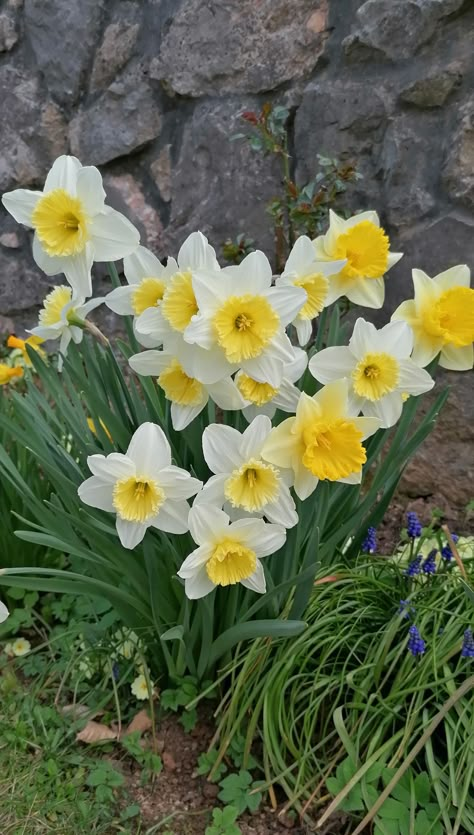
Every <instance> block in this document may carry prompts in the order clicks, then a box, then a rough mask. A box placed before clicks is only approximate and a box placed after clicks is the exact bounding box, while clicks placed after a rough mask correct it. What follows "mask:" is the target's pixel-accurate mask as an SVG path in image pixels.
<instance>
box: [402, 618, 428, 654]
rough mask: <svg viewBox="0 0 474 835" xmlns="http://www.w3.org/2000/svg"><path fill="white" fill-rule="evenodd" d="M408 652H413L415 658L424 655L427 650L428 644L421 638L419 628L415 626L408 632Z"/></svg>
mask: <svg viewBox="0 0 474 835" xmlns="http://www.w3.org/2000/svg"><path fill="white" fill-rule="evenodd" d="M408 636H409V637H408V646H407V649H408V652H411V654H412V655H413V657H414V658H416V657H417V656H418V655H423V653H424V651H425V649H426V643H425V641H424V640H423V638H422V637H421V635H420V633H419V630H418V628H417V627H416V626H415V625H413V626H410V628H409V630H408Z"/></svg>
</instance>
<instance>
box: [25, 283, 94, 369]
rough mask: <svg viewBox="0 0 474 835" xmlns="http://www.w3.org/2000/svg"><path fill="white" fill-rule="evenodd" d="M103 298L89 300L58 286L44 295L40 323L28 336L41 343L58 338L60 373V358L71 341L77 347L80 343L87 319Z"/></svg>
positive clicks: (68, 288) (60, 365) (60, 366)
mask: <svg viewBox="0 0 474 835" xmlns="http://www.w3.org/2000/svg"><path fill="white" fill-rule="evenodd" d="M102 302H103V299H101V298H99V299H89V301H88V302H85V301H84V297H83V296H76V295H75V293H74V291H73V290H72V288H71V287H66V286H65V285H59V286H58V287H54V288H53V289H52V290H51V292H50V293H48V295H47V296H46V298H45V300H44V302H43V307H42V309H41V310H40V312H39V324H38V325H37V326H36V327H35V328H32V329H31V331H30V333H32V334H33V335H34V336H35V337H39V338H40V339H41V340H42V341H43V340H47V339H59V340H60V342H59V353H60V357H59V361H58V369H59V371H61V369H62V364H63V357H65V356H66V354H67V349H68V346H69V343H70V342H71V340H72V341H73V342H75V343H76V344H79V343H80V342H81V341H82V337H83V328H84V325H85V319H86V316H87V315H88V314H89V313H90V312H91V310H94V308H96V307H98V306H99V305H100V304H102Z"/></svg>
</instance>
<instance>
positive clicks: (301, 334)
mask: <svg viewBox="0 0 474 835" xmlns="http://www.w3.org/2000/svg"><path fill="white" fill-rule="evenodd" d="M294 325H295V328H296V335H297V337H298V342H299V344H300V345H306V344H307V343H308V342H309V340H310V339H311V334H312V333H313V324H312V320H311V319H298V318H296V319H295V322H294Z"/></svg>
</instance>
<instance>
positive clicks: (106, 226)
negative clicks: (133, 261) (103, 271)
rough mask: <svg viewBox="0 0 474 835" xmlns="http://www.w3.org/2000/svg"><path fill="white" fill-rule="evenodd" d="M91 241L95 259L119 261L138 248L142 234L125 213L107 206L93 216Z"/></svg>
mask: <svg viewBox="0 0 474 835" xmlns="http://www.w3.org/2000/svg"><path fill="white" fill-rule="evenodd" d="M91 242H92V246H93V250H94V261H117V260H118V259H119V258H123V257H124V256H125V255H130V254H131V253H132V252H133V251H134V250H135V249H136V248H137V246H138V244H139V242H140V235H139V234H138V229H135V227H134V226H133V224H132V223H130V221H129V220H127V218H126V217H125V216H124V215H122V214H120V212H116V211H115V209H111V208H110V207H108V206H106V207H105V210H104V211H103V212H102V213H101V214H100V215H96V216H95V217H94V218H93V222H92V224H91Z"/></svg>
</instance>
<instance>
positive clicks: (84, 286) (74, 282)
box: [62, 244, 93, 298]
mask: <svg viewBox="0 0 474 835" xmlns="http://www.w3.org/2000/svg"><path fill="white" fill-rule="evenodd" d="M62 260H63V261H64V265H63V267H62V270H63V271H64V275H65V276H66V278H67V280H68V283H69V284H70V285H71V287H72V288H73V290H74V291H75V292H76V293H77V294H78V295H79V296H83V297H84V298H87V297H88V296H90V295H92V278H91V269H92V262H93V253H92V248H91V247H90V246H89V244H88V245H87V246H86V248H85V249H83V251H82V252H79V253H78V255H71V256H69V257H67V258H63V259H62Z"/></svg>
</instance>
